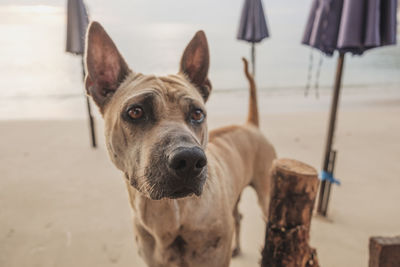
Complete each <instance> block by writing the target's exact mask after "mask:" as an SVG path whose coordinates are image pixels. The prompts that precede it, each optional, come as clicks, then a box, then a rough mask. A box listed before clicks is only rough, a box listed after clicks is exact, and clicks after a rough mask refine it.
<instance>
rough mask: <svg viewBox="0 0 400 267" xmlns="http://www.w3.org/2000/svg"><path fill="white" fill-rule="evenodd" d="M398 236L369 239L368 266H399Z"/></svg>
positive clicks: (399, 249)
mask: <svg viewBox="0 0 400 267" xmlns="http://www.w3.org/2000/svg"><path fill="white" fill-rule="evenodd" d="M399 266H400V236H396V237H371V238H370V239H369V267H399Z"/></svg>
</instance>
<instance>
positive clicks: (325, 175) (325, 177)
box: [318, 171, 340, 185]
mask: <svg viewBox="0 0 400 267" xmlns="http://www.w3.org/2000/svg"><path fill="white" fill-rule="evenodd" d="M318 178H319V179H320V180H321V181H329V182H331V183H332V184H337V185H340V181H339V180H338V179H336V178H335V177H333V174H332V173H330V172H327V171H321V172H320V174H319V177H318Z"/></svg>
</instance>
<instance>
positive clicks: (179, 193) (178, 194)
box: [165, 186, 203, 199]
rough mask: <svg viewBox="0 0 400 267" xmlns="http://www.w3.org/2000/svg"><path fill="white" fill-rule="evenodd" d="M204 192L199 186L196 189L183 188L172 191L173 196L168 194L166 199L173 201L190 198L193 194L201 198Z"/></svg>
mask: <svg viewBox="0 0 400 267" xmlns="http://www.w3.org/2000/svg"><path fill="white" fill-rule="evenodd" d="M202 191H203V187H202V186H198V187H196V188H190V187H182V188H179V189H177V190H174V191H172V193H171V194H168V195H167V196H165V197H166V198H171V199H177V198H184V197H189V196H192V195H193V194H194V195H196V196H200V195H201V193H202Z"/></svg>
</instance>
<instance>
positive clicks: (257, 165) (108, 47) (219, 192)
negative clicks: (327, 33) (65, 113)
mask: <svg viewBox="0 0 400 267" xmlns="http://www.w3.org/2000/svg"><path fill="white" fill-rule="evenodd" d="M85 59H86V70H87V76H86V81H85V83H86V89H87V92H88V94H90V95H91V96H92V98H93V100H94V101H95V102H96V104H97V105H98V106H99V108H100V111H101V113H102V115H103V117H104V120H105V136H106V143H107V149H108V151H109V155H110V157H111V160H112V161H113V163H114V164H115V166H116V167H117V168H118V169H120V170H121V171H122V172H124V174H125V177H126V181H127V187H128V191H129V196H130V200H131V205H132V208H133V210H134V214H133V215H134V231H135V235H136V240H137V243H138V247H139V253H140V255H141V256H142V257H143V258H144V260H145V261H146V263H147V264H148V265H149V266H190V267H194V266H207V267H213V266H215V267H221V266H229V262H230V259H231V254H232V251H231V250H232V244H233V243H234V247H235V250H234V252H235V253H238V252H239V226H240V217H241V216H240V214H239V212H238V210H237V205H238V202H239V199H240V194H241V193H242V191H243V189H244V188H245V187H246V186H247V185H251V186H252V187H253V188H254V189H255V191H256V192H257V196H258V201H259V204H260V206H261V208H262V211H263V213H264V215H265V217H267V209H268V201H269V199H268V193H269V182H270V177H269V171H270V167H271V164H272V161H273V159H274V158H275V151H274V149H273V147H272V146H271V144H270V143H269V142H268V141H267V140H266V139H265V138H264V136H263V135H262V133H261V132H260V130H259V129H258V111H257V103H256V91H255V84H254V81H253V79H252V77H251V75H250V74H249V73H248V72H247V62H246V61H245V71H246V75H247V78H248V79H249V82H250V88H251V90H250V92H251V96H250V108H249V118H248V122H247V123H246V124H245V125H243V126H229V127H225V128H222V129H218V130H215V131H212V132H210V133H208V130H207V123H206V120H207V115H206V109H205V102H206V101H207V99H208V96H209V94H210V92H211V84H210V81H209V80H208V78H207V74H208V68H209V53H208V45H207V40H206V37H205V34H204V33H203V32H202V31H199V32H197V33H196V35H195V36H194V38H193V39H192V40H191V42H190V43H189V45H188V46H187V47H186V49H185V51H184V53H183V56H182V59H181V66H180V71H179V73H178V74H176V75H169V76H166V77H157V76H154V75H143V74H140V73H136V72H133V71H131V70H130V69H129V67H128V65H127V64H126V63H125V61H124V59H123V58H122V56H121V55H120V53H119V52H118V50H117V48H116V46H115V45H114V43H113V41H112V40H111V38H110V37H109V36H108V35H107V33H106V32H105V31H104V29H103V28H102V27H101V25H100V24H99V23H97V22H93V23H91V25H90V27H89V30H88V34H87V51H86V57H85ZM234 236H236V238H235V240H236V241H235V242H233V238H234Z"/></svg>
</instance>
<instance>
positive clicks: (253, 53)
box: [251, 43, 256, 77]
mask: <svg viewBox="0 0 400 267" xmlns="http://www.w3.org/2000/svg"><path fill="white" fill-rule="evenodd" d="M251 65H252V74H253V77H254V76H255V75H256V44H255V43H251Z"/></svg>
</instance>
